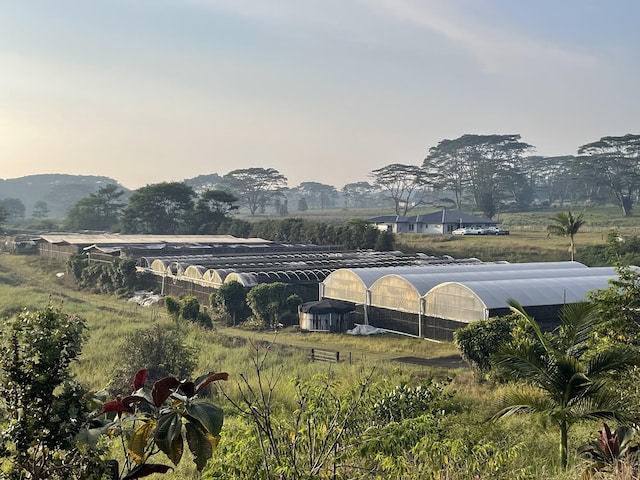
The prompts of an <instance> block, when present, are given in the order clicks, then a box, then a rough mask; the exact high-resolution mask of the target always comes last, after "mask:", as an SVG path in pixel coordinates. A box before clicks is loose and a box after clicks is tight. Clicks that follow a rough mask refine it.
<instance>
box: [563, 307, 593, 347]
mask: <svg viewBox="0 0 640 480" xmlns="http://www.w3.org/2000/svg"><path fill="white" fill-rule="evenodd" d="M595 313H596V312H595V308H594V304H592V303H589V302H578V303H570V304H567V305H564V306H563V307H562V309H561V310H560V320H561V322H562V326H561V327H560V338H561V340H562V342H563V343H564V347H565V348H566V350H567V352H571V355H573V356H580V355H582V353H584V351H585V349H586V343H587V341H588V340H589V338H590V336H591V334H592V333H593V329H594V327H595V326H596V325H597V323H598V317H597V315H596V314H595Z"/></svg>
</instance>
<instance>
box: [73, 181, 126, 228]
mask: <svg viewBox="0 0 640 480" xmlns="http://www.w3.org/2000/svg"><path fill="white" fill-rule="evenodd" d="M123 195H124V190H122V189H121V188H120V187H118V185H116V184H110V185H107V186H105V187H102V188H100V189H98V191H97V192H96V193H92V194H90V195H89V196H88V197H85V198H82V199H80V200H79V201H78V202H77V203H76V204H75V205H73V206H72V207H71V209H70V210H69V213H67V216H66V218H65V222H64V225H65V228H66V229H68V230H110V229H112V228H113V227H114V226H115V225H116V224H117V223H118V222H119V220H120V215H121V213H122V210H123V208H124V207H125V205H126V203H124V202H122V201H121V198H122V196H123Z"/></svg>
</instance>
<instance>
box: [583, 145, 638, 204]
mask: <svg viewBox="0 0 640 480" xmlns="http://www.w3.org/2000/svg"><path fill="white" fill-rule="evenodd" d="M578 154H579V155H581V157H580V158H579V162H580V166H581V169H582V170H583V174H588V175H590V176H591V177H593V178H594V179H595V180H596V181H597V182H598V183H600V184H604V185H606V186H607V187H608V188H609V189H610V190H611V192H612V193H613V194H614V195H615V197H616V199H617V200H618V205H619V206H620V207H621V208H622V212H623V213H624V215H626V216H629V215H631V211H632V208H633V202H634V200H635V199H636V198H637V196H638V192H639V191H640V135H631V134H629V135H624V136H622V137H602V138H601V139H600V140H598V141H597V142H592V143H588V144H586V145H583V146H581V147H580V148H579V149H578Z"/></svg>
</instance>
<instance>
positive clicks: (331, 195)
mask: <svg viewBox="0 0 640 480" xmlns="http://www.w3.org/2000/svg"><path fill="white" fill-rule="evenodd" d="M297 190H298V191H299V192H300V195H302V196H303V197H304V198H305V199H306V200H307V206H309V207H311V208H313V207H315V208H319V209H320V210H324V209H325V208H328V207H333V206H334V205H335V199H336V197H337V196H338V191H337V190H336V187H334V186H333V185H326V184H324V183H320V182H302V183H301V184H300V185H298V188H297Z"/></svg>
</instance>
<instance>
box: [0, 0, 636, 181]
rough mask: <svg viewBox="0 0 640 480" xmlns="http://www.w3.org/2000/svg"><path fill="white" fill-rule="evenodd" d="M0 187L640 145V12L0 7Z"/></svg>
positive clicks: (187, 1)
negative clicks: (449, 148)
mask: <svg viewBox="0 0 640 480" xmlns="http://www.w3.org/2000/svg"><path fill="white" fill-rule="evenodd" d="M0 11H2V15H0V65H1V68H0V159H1V161H0V178H4V179H9V178H17V177H22V176H26V175H34V174H43V173H64V174H75V175H104V176H108V177H111V178H113V179H115V180H117V181H118V182H119V183H120V184H121V185H123V186H125V187H127V188H129V189H137V188H140V187H142V186H144V185H148V184H153V183H159V182H165V181H167V182H168V181H182V180H184V179H187V178H192V177H195V176H198V175H208V174H212V173H217V174H220V175H224V174H226V173H228V172H230V171H232V170H235V169H240V168H251V167H263V168H275V169H277V170H278V171H279V172H280V173H282V174H283V175H284V176H285V177H287V179H288V186H290V187H295V186H297V185H299V184H300V183H302V182H312V181H313V182H321V183H326V184H330V185H334V186H336V187H337V188H342V186H343V185H345V184H347V183H352V182H359V181H371V178H370V176H369V175H370V172H371V171H372V170H374V169H377V168H380V167H383V166H385V165H389V164H392V163H402V164H412V165H421V164H422V161H423V159H424V158H425V157H426V156H427V154H428V152H429V149H430V148H431V147H434V146H436V145H437V144H438V143H439V142H440V141H442V140H444V139H454V138H457V137H459V136H461V135H464V134H520V135H521V137H522V141H524V142H526V143H528V144H530V145H533V146H534V147H535V154H538V155H546V156H552V155H571V154H575V153H576V152H577V149H578V147H579V146H581V145H584V144H587V143H590V142H593V141H596V140H598V139H599V138H601V137H603V136H611V135H613V136H618V135H625V134H627V133H634V134H638V133H640V108H639V107H640V95H638V87H637V84H638V78H640V55H639V54H638V52H639V51H640V29H638V28H637V19H638V18H639V17H640V2H637V1H636V0H613V1H610V2H604V1H601V0H537V1H526V0H438V1H431V0H264V1H263V0H108V1H106V0H56V1H51V0H29V1H14V0H0Z"/></svg>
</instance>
